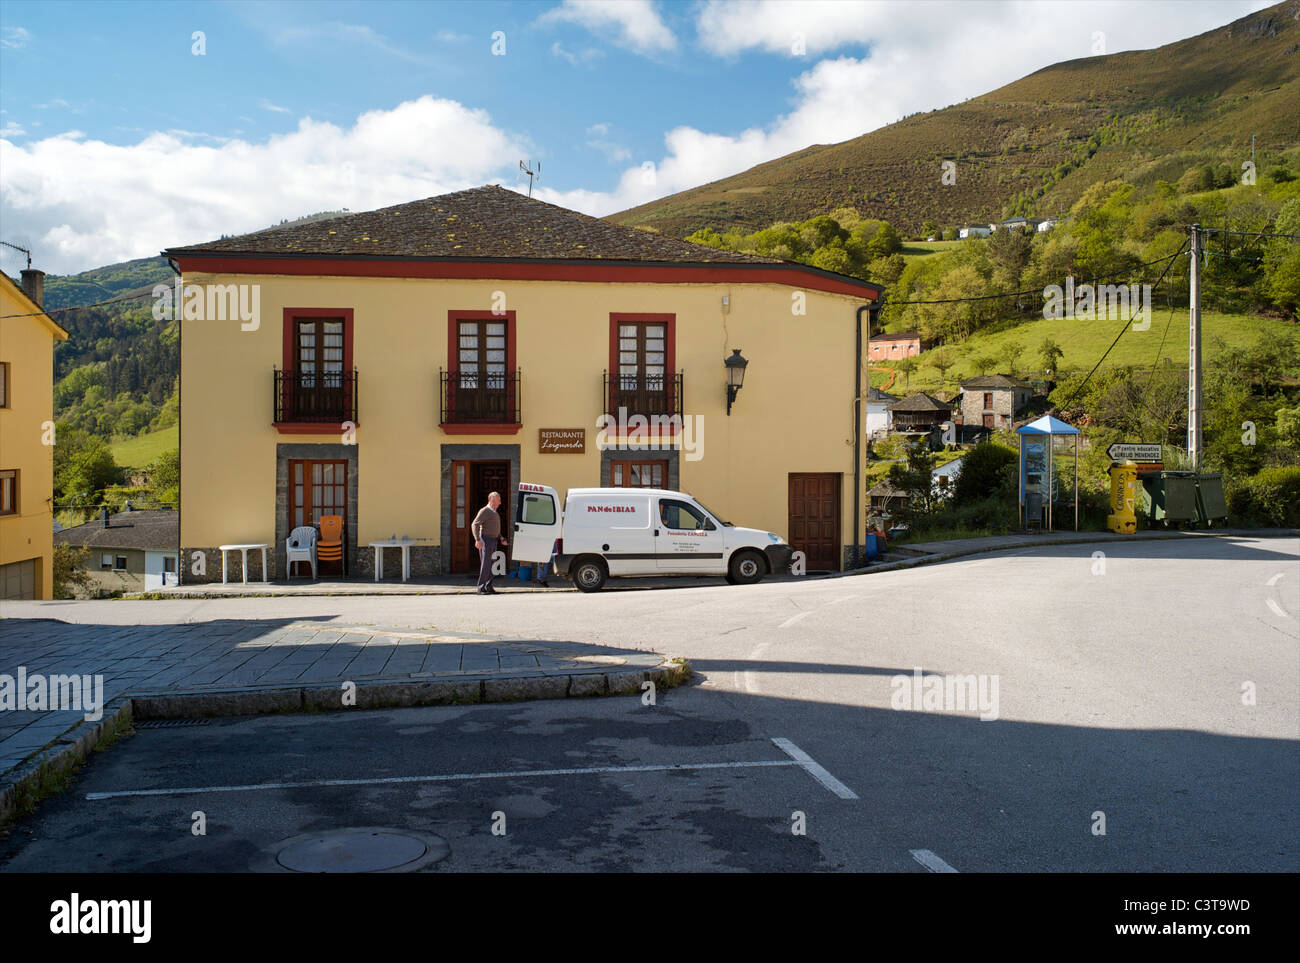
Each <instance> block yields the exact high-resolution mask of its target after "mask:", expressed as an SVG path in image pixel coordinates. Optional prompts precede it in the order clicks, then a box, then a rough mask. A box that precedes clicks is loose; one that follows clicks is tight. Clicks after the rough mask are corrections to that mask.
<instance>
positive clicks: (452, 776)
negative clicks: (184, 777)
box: [86, 759, 856, 799]
mask: <svg viewBox="0 0 1300 963" xmlns="http://www.w3.org/2000/svg"><path fill="white" fill-rule="evenodd" d="M798 765H801V763H800V762H797V761H794V760H791V759H763V760H757V761H754V762H696V763H688V762H682V763H676V764H674V765H666V766H591V767H589V768H586V769H524V770H520V771H518V772H452V773H446V774H441V775H433V776H385V777H383V778H376V779H314V780H310V781H307V782H264V783H257V784H254V785H247V786H185V787H180V788H176V789H122V790H118V791H116V792H90V793H86V798H87V799H120V798H122V797H125V796H188V795H194V794H197V793H206V792H253V791H256V790H260V789H305V788H314V787H318V786H387V785H396V784H401V783H419V782H456V781H459V780H467V779H519V778H526V777H529V776H586V775H593V774H598V773H616V772H620V773H621V772H673V771H677V770H689V769H754V768H760V767H771V766H798ZM814 765H816V763H814ZM805 768H807V767H806V766H805ZM854 798H856V797H854Z"/></svg>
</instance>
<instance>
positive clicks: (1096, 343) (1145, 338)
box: [872, 308, 1300, 394]
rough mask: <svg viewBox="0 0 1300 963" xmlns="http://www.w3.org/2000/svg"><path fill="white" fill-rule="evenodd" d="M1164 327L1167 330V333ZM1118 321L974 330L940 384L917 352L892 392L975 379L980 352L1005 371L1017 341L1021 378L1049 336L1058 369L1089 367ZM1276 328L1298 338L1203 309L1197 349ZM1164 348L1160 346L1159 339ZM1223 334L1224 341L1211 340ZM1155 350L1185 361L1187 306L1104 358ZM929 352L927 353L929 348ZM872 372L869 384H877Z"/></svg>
mask: <svg viewBox="0 0 1300 963" xmlns="http://www.w3.org/2000/svg"><path fill="white" fill-rule="evenodd" d="M1166 325H1167V327H1168V334H1167V335H1165V331H1166ZM1119 328H1120V325H1119V322H1117V321H1077V320H1069V319H1061V320H1053V321H1046V320H1041V319H1040V320H1037V321H1030V322H1028V323H1026V324H1022V325H1019V326H1018V327H1015V328H1011V329H1009V330H1007V331H999V332H997V333H994V334H976V335H975V336H974V337H972V338H970V339H968V340H967V341H964V342H963V343H961V344H958V345H952V346H950V349H949V350H950V351H951V353H952V354H953V355H954V356H955V357H956V358H957V363H956V364H955V365H953V367H952V368H950V369H949V370H948V376H947V378H945V379H943V384H940V379H939V372H938V371H936V370H935V369H934V368H931V367H929V366H927V365H926V364H925V357H926V356H925V355H924V354H923V355H921V356H920V360H921V366H920V367H919V368H917V370H916V371H914V372H913V373H912V376H911V379H910V381H909V382H908V383H907V386H906V388H904V379H903V376H902V374H901V373H900V375H899V377H898V379H897V380H896V381H895V383H894V387H893V389H891V392H890V393H891V394H901V393H906V391H935V390H938V389H939V388H941V387H944V386H947V387H949V388H956V387H957V385H958V382H960V381H961V380H962V379H964V378H973V377H975V376H976V375H977V374H979V372H978V371H976V370H975V367H974V366H973V365H972V364H971V359H972V358H975V357H979V356H980V355H990V356H993V357H997V358H998V363H997V364H996V365H994V367H993V368H992V369H991V372H990V373H992V372H997V371H1001V372H1004V373H1008V368H1007V364H1006V362H1005V361H1003V360H1002V358H1001V353H1002V351H1003V350H1004V349H1005V348H1006V346H1007V345H1008V344H1009V343H1011V342H1015V343H1018V344H1020V345H1023V346H1024V349H1025V350H1024V353H1023V354H1022V355H1021V356H1020V357H1019V359H1017V361H1016V373H1017V374H1019V375H1021V376H1025V375H1026V374H1027V373H1033V372H1037V371H1038V370H1039V369H1040V368H1041V367H1042V362H1041V361H1039V360H1038V349H1039V347H1040V346H1041V345H1042V343H1043V340H1044V339H1045V338H1049V337H1050V338H1051V339H1052V340H1053V341H1055V342H1056V343H1057V344H1059V345H1060V346H1061V350H1063V351H1064V352H1065V355H1064V356H1063V357H1062V358H1061V361H1060V370H1065V369H1067V368H1074V369H1080V368H1082V369H1083V370H1085V371H1087V370H1088V369H1090V368H1091V367H1092V366H1093V365H1094V364H1096V363H1097V360H1098V359H1099V358H1100V357H1101V356H1102V355H1103V354H1105V352H1106V349H1107V348H1108V347H1110V343H1111V342H1112V341H1114V340H1115V335H1116V334H1117V333H1118V332H1119ZM1268 331H1275V332H1279V333H1281V334H1282V335H1284V336H1286V337H1288V338H1290V339H1291V340H1292V341H1293V342H1300V325H1294V324H1288V323H1286V322H1282V321H1272V320H1269V319H1267V318H1258V317H1251V316H1248V315H1240V314H1215V313H1212V312H1203V313H1202V315H1201V350H1202V352H1203V353H1204V359H1205V364H1206V365H1212V364H1214V363H1215V361H1216V360H1217V359H1218V358H1219V357H1220V356H1221V355H1222V353H1223V352H1224V351H1239V350H1241V349H1243V348H1248V347H1250V346H1251V345H1253V344H1254V343H1255V342H1256V341H1258V340H1259V339H1260V338H1261V337H1262V336H1263V335H1264V333H1265V332H1268ZM1162 336H1164V346H1163V348H1161V337H1162ZM1215 338H1221V339H1222V340H1223V345H1222V346H1220V345H1219V344H1217V343H1216V342H1215ZM1157 352H1158V353H1159V357H1161V358H1162V359H1170V360H1172V361H1173V362H1174V364H1176V365H1183V366H1186V364H1187V309H1186V308H1175V309H1174V311H1173V314H1172V318H1171V315H1170V312H1169V310H1168V309H1165V310H1163V311H1153V312H1152V314H1151V326H1150V328H1148V329H1147V330H1145V331H1134V330H1132V329H1131V328H1130V329H1129V330H1128V331H1126V332H1125V333H1124V336H1123V337H1122V338H1120V340H1119V343H1118V344H1117V345H1116V346H1115V350H1114V351H1112V352H1111V353H1110V355H1109V356H1108V357H1107V358H1106V364H1107V365H1108V366H1109V365H1135V366H1141V367H1143V368H1146V369H1150V367H1151V365H1152V363H1153V362H1154V361H1155V359H1156V356H1157ZM927 353H928V352H927ZM875 380H876V379H875V377H874V375H873V379H872V381H873V383H875Z"/></svg>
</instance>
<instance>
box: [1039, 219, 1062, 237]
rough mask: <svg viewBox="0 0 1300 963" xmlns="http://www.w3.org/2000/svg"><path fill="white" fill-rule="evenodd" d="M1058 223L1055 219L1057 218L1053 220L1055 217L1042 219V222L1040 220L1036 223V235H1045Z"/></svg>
mask: <svg viewBox="0 0 1300 963" xmlns="http://www.w3.org/2000/svg"><path fill="white" fill-rule="evenodd" d="M1059 223H1060V221H1059V219H1057V218H1055V217H1046V218H1043V220H1041V221H1039V222H1038V233H1039V234H1046V233H1047V232H1048V231H1050V230H1051V229H1052V228H1054V227H1056V225H1057V224H1059Z"/></svg>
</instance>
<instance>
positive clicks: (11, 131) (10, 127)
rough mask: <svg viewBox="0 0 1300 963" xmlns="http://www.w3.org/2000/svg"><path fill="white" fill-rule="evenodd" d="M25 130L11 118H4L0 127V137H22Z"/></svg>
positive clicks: (25, 132)
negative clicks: (3, 122)
mask: <svg viewBox="0 0 1300 963" xmlns="http://www.w3.org/2000/svg"><path fill="white" fill-rule="evenodd" d="M26 134H27V131H25V130H23V129H22V128H21V127H19V126H18V125H17V124H15V123H14V122H13V121H12V120H6V121H5V124H4V126H3V127H0V137H23V136H25V135H26Z"/></svg>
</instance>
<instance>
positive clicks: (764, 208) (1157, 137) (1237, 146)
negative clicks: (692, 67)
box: [608, 0, 1300, 237]
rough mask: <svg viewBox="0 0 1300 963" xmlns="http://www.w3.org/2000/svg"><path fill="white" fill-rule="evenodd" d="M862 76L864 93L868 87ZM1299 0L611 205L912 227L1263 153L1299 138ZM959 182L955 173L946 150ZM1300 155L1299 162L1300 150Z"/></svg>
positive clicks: (695, 216) (717, 221) (669, 215)
mask: <svg viewBox="0 0 1300 963" xmlns="http://www.w3.org/2000/svg"><path fill="white" fill-rule="evenodd" d="M869 95H870V92H869V91H864V92H863V96H869ZM1297 117H1300V0H1287V2H1285V3H1281V4H1278V5H1276V6H1274V7H1270V8H1268V9H1266V10H1261V11H1259V12H1257V13H1254V14H1251V15H1250V16H1248V17H1244V18H1242V19H1240V20H1237V21H1234V22H1233V23H1231V24H1229V25H1227V26H1224V27H1220V28H1217V29H1215V30H1211V31H1209V32H1208V33H1204V34H1201V35H1200V36H1198V37H1192V38H1189V39H1187V40H1182V41H1179V42H1177V43H1173V44H1169V45H1167V46H1164V47H1160V48H1158V49H1156V50H1145V51H1132V52H1128V53H1120V54H1113V55H1110V56H1103V57H1089V58H1085V59H1082V60H1072V61H1068V62H1065V63H1059V64H1055V65H1053V66H1050V67H1046V68H1044V69H1042V70H1039V71H1037V72H1036V73H1033V74H1030V75H1029V76H1027V77H1024V78H1022V79H1020V80H1018V81H1016V82H1014V83H1012V84H1008V85H1007V86H1005V87H1002V88H1000V89H998V90H995V91H992V92H990V93H988V94H985V95H984V96H982V97H977V98H974V99H972V100H969V101H966V102H965V103H962V104H957V105H954V106H951V107H947V108H944V109H942V110H935V111H931V112H929V113H926V114H917V115H913V116H912V117H908V118H906V119H904V120H902V121H899V122H898V123H896V124H891V125H889V126H887V127H882V128H880V129H879V130H876V131H873V132H871V133H869V134H865V135H863V136H862V137H858V138H855V139H853V140H849V141H845V142H843V143H840V144H832V145H814V146H812V147H808V148H805V149H804V150H802V151H798V152H796V153H794V154H790V155H787V156H785V157H781V158H778V159H776V160H773V161H769V162H768V163H766V164H761V165H759V166H758V167H754V168H752V169H750V170H748V171H745V172H743V173H741V174H737V175H735V176H733V177H728V178H724V179H723V180H720V181H715V182H713V183H711V184H705V185H703V186H702V187H697V188H693V189H691V190H688V191H683V192H681V193H679V194H674V195H671V196H669V197H666V198H663V199H661V200H658V201H653V202H651V203H649V204H644V205H641V206H640V207H635V208H632V209H630V210H627V211H623V212H621V213H618V214H612V215H610V216H609V218H608V219H609V220H612V221H616V222H617V223H620V224H626V225H631V226H648V227H653V228H655V229H657V230H659V231H661V232H662V233H664V234H668V235H670V236H677V237H684V236H686V235H687V234H689V233H691V232H693V231H695V230H698V229H699V228H702V227H711V228H713V229H714V230H717V231H726V230H731V229H737V228H740V229H744V230H745V231H754V230H758V229H760V228H763V227H766V226H768V225H770V224H772V223H775V222H777V221H783V220H804V219H806V218H809V217H812V216H814V215H817V214H822V213H828V212H830V211H832V210H834V209H835V208H838V207H842V206H852V207H856V208H857V209H858V210H859V211H860V212H862V214H863V215H864V216H867V217H875V218H882V219H885V220H888V221H890V222H891V223H893V224H895V225H896V226H898V227H899V228H900V230H903V231H904V232H906V233H913V234H914V233H915V232H916V231H918V230H919V228H920V225H921V223H922V221H924V220H934V221H936V222H937V223H939V224H940V225H953V224H961V223H965V222H967V221H970V222H981V221H983V222H988V221H990V220H995V219H997V218H999V217H1002V216H1007V215H1010V214H1013V213H1024V214H1027V215H1039V216H1045V215H1047V214H1053V213H1056V212H1058V211H1060V210H1064V209H1067V208H1068V207H1069V206H1070V204H1071V203H1073V201H1074V200H1075V199H1077V198H1078V197H1079V195H1080V194H1082V192H1083V191H1084V190H1085V189H1086V188H1087V187H1088V186H1089V185H1091V184H1093V183H1095V182H1097V181H1099V180H1106V179H1110V178H1113V177H1119V176H1124V177H1128V178H1130V179H1133V178H1136V177H1151V178H1154V177H1160V178H1163V179H1166V180H1177V178H1178V177H1179V176H1180V175H1181V174H1182V173H1183V171H1185V170H1186V169H1187V168H1188V167H1190V166H1192V165H1193V164H1196V163H1202V162H1205V161H1206V160H1219V161H1223V160H1226V161H1228V162H1229V163H1231V164H1232V166H1233V168H1234V169H1236V170H1240V165H1241V162H1242V161H1244V160H1248V159H1249V157H1250V138H1251V135H1252V134H1254V135H1256V143H1257V162H1258V163H1259V164H1260V166H1261V168H1262V167H1265V166H1266V165H1268V164H1272V163H1276V162H1277V161H1278V160H1279V159H1281V158H1282V157H1283V152H1285V151H1288V150H1290V151H1291V152H1292V156H1294V155H1295V153H1296V148H1297V147H1298V146H1300V122H1297ZM946 160H951V161H954V162H955V163H956V183H955V184H951V185H944V184H942V183H941V180H940V178H941V173H942V167H941V165H942V164H943V162H944V161H946ZM1292 166H1295V165H1294V164H1293V165H1292Z"/></svg>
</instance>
